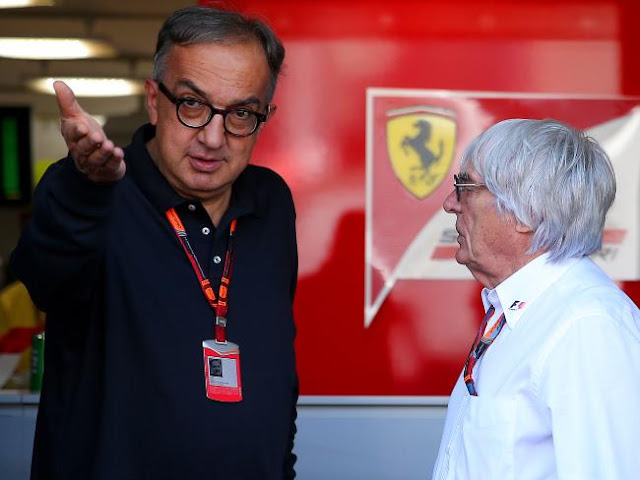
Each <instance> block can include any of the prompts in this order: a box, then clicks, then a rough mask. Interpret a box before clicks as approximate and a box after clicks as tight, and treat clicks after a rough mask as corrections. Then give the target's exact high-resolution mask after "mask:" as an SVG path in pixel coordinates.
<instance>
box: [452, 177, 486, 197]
mask: <svg viewBox="0 0 640 480" xmlns="http://www.w3.org/2000/svg"><path fill="white" fill-rule="evenodd" d="M453 186H454V187H455V189H456V199H457V200H458V201H460V198H461V195H462V189H464V188H473V187H486V185H485V184H484V183H471V182H469V178H468V177H467V176H466V175H464V174H461V175H454V176H453Z"/></svg>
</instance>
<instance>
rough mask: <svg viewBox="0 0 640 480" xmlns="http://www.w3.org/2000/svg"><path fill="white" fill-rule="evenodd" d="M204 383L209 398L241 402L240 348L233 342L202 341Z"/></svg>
mask: <svg viewBox="0 0 640 480" xmlns="http://www.w3.org/2000/svg"><path fill="white" fill-rule="evenodd" d="M202 350H203V355H204V384H205V389H206V394H207V398H209V399H211V400H216V401H218V402H240V401H241V400H242V381H241V378H240V348H239V347H238V345H236V344H235V343H231V342H224V343H221V342H216V341H215V340H204V341H203V342H202Z"/></svg>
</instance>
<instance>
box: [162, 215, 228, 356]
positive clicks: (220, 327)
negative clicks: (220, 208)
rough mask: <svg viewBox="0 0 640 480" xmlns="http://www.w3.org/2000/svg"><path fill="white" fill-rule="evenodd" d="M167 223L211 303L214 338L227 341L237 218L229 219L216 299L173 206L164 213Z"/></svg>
mask: <svg viewBox="0 0 640 480" xmlns="http://www.w3.org/2000/svg"><path fill="white" fill-rule="evenodd" d="M165 215H166V216H167V219H168V220H169V223H170V224H171V226H172V227H173V231H174V232H175V234H176V237H178V240H179V241H180V244H181V245H182V248H183V249H184V253H185V254H186V255H187V258H188V259H189V262H190V263H191V266H192V267H193V271H194V272H195V274H196V277H198V283H199V284H200V288H201V289H202V293H203V294H204V296H205V298H206V299H207V301H208V302H209V305H211V308H212V309H213V311H214V313H215V315H216V324H215V338H216V342H218V343H226V341H227V333H226V328H227V310H228V302H227V294H228V289H229V284H230V282H231V270H232V269H231V266H232V263H233V239H234V236H235V233H236V224H237V219H234V220H232V221H231V226H230V227H229V242H228V243H227V254H226V256H225V259H224V268H223V270H222V278H221V279H220V288H219V290H218V298H217V299H216V294H215V293H214V291H213V288H212V287H211V282H210V281H209V279H208V278H207V277H205V275H204V272H203V271H202V267H201V266H200V262H198V257H196V253H195V252H194V251H193V248H191V244H190V243H189V238H188V237H187V231H186V229H185V228H184V225H183V224H182V222H181V221H180V217H179V216H178V213H177V212H176V210H175V209H174V208H170V209H169V210H167V212H166V214H165Z"/></svg>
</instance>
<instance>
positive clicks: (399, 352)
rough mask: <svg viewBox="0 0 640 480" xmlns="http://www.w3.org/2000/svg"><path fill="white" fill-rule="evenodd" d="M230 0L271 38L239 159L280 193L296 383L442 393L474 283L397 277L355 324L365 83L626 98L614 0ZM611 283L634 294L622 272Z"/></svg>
mask: <svg viewBox="0 0 640 480" xmlns="http://www.w3.org/2000/svg"><path fill="white" fill-rule="evenodd" d="M201 3H206V2H201ZM235 3H236V5H238V6H239V7H240V8H241V9H242V10H244V11H246V12H248V13H254V14H258V15H259V16H261V17H264V18H265V19H267V21H268V22H269V23H270V24H272V25H273V26H274V27H275V28H276V30H277V31H278V33H279V35H280V36H281V38H282V39H283V41H284V43H285V47H286V48H287V59H286V68H285V71H284V76H283V77H282V78H281V80H280V84H279V86H278V92H277V93H276V99H275V103H277V104H278V107H279V108H278V113H277V115H276V116H275V117H274V118H273V120H271V121H270V122H269V124H268V125H267V127H266V128H265V129H264V131H263V133H262V134H261V135H262V138H261V140H260V142H258V146H257V148H256V150H255V153H254V160H255V162H256V163H261V164H266V165H269V166H271V167H273V168H274V169H276V170H277V171H278V172H280V173H281V174H282V175H283V176H284V177H285V178H286V179H287V181H288V182H289V184H290V185H291V187H292V190H293V193H294V197H295V200H296V205H297V212H298V235H299V251H300V278H299V286H298V294H297V298H296V305H295V310H296V319H297V324H298V340H297V354H298V364H299V372H300V381H301V393H302V394H304V395H448V394H449V392H450V389H451V386H452V385H453V383H454V381H455V378H456V377H457V375H458V373H459V371H460V369H461V367H462V362H463V360H464V356H465V354H466V353H467V350H468V348H469V345H470V343H471V341H472V340H473V337H474V335H475V330H476V328H477V322H478V321H480V318H479V316H480V312H481V305H480V301H479V298H478V293H479V290H480V286H479V284H477V283H475V282H473V281H468V282H465V281H462V282H449V283H447V282H438V281H426V282H425V281H420V282H415V281H413V282H412V281H403V282H400V283H399V284H398V288H395V289H394V290H393V291H392V292H391V294H390V296H389V297H388V298H387V299H386V301H385V302H384V304H383V305H382V307H381V310H380V311H379V313H378V315H377V316H376V320H375V322H374V323H373V324H372V325H371V327H370V328H368V329H365V327H364V278H365V277H364V272H365V253H364V250H365V211H364V210H365V135H366V125H365V111H366V105H365V99H366V89H367V88H369V87H385V88H389V87H394V88H420V89H425V88H431V89H434V88H436V89H445V90H472V91H498V92H518V91H519V92H542V93H572V94H574V93H582V94H597V95H608V94H619V93H624V92H626V93H631V92H635V93H638V79H639V74H638V66H637V64H636V61H635V59H637V58H639V53H640V52H639V50H640V41H638V34H637V30H638V29H637V27H636V26H635V25H632V21H631V20H630V19H625V18H624V17H625V15H626V14H627V13H626V12H627V10H626V8H627V7H626V6H625V5H623V4H622V2H621V1H617V2H616V1H564V2H562V1H561V2H547V1H540V0H537V1H522V2H495V1H493V2H492V1H488V0H487V1H473V2H471V1H467V2H449V1H442V2H424V1H401V0H398V1H395V2H388V1H384V2H383V1H366V2H365V1H350V2H339V1H323V2H315V1H311V0H309V1H299V0H298V1H285V0H280V1H277V0H261V1H258V0H253V1H251V0H247V1H240V0H237V1H236V2H235ZM634 12H636V13H637V8H636V10H634ZM621 17H622V18H621ZM633 18H639V17H638V15H636V16H635V17H633ZM629 70H632V72H631V73H629ZM512 113H513V114H514V115H517V114H518V110H517V105H516V104H514V109H513V112H512ZM578 120H579V119H576V121H578ZM579 126H584V125H579ZM388 201H400V200H398V199H397V198H389V199H388ZM407 215H409V214H408V213H407ZM407 222H408V223H411V222H416V219H415V218H413V219H412V218H409V217H407ZM417 223H419V222H416V224H417ZM397 248H398V250H401V249H402V248H404V246H403V245H399V246H397ZM400 253H401V252H400ZM396 255H399V253H397V252H396ZM625 289H626V290H627V291H628V292H629V293H630V294H632V295H634V296H635V300H636V302H638V301H639V299H640V292H639V290H640V288H638V283H637V282H632V283H627V284H625Z"/></svg>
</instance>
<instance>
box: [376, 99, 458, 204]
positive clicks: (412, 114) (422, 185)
mask: <svg viewBox="0 0 640 480" xmlns="http://www.w3.org/2000/svg"><path fill="white" fill-rule="evenodd" d="M387 116H388V117H389V118H388V120H387V151H388V153H389V159H390V161H391V166H392V168H393V171H394V173H395V175H396V177H397V178H398V180H400V183H402V185H403V186H404V188H405V189H407V190H408V191H409V192H410V193H411V194H412V195H413V196H414V197H416V198H418V199H419V200H422V199H424V198H426V197H427V196H428V195H429V194H430V193H431V192H433V190H435V189H436V188H437V187H438V186H439V185H440V184H441V183H442V182H443V180H444V179H445V177H446V176H447V173H448V172H449V168H450V167H451V163H452V161H453V158H454V150H455V145H456V121H455V119H454V118H455V113H454V112H452V111H449V110H445V109H440V108H429V107H409V108H401V109H397V110H390V111H388V112H387Z"/></svg>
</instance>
